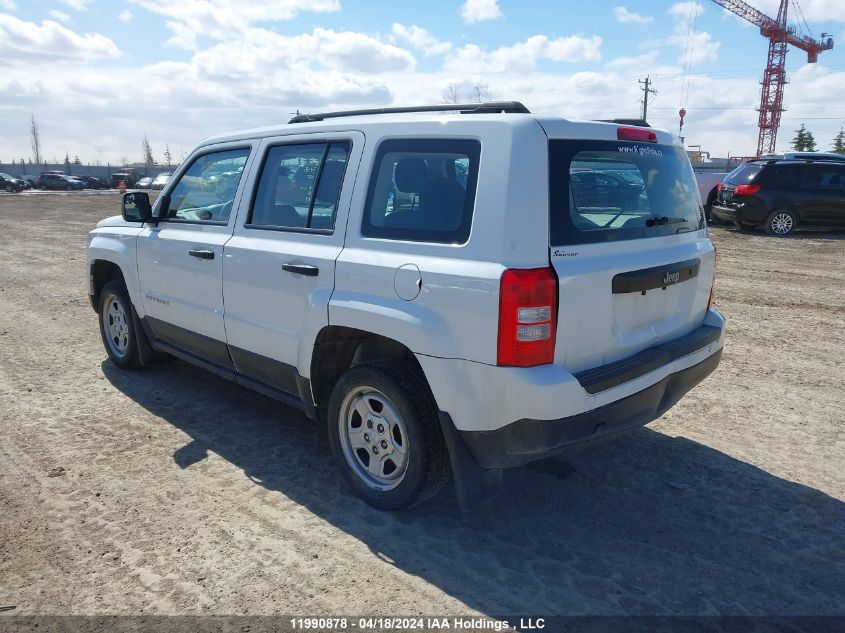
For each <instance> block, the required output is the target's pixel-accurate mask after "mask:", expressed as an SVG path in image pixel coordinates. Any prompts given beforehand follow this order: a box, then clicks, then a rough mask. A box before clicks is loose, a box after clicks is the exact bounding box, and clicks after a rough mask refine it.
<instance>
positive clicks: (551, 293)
mask: <svg viewBox="0 0 845 633" xmlns="http://www.w3.org/2000/svg"><path fill="white" fill-rule="evenodd" d="M556 321H557V277H555V273H554V271H553V270H552V269H551V268H530V269H510V270H506V271H505V272H504V273H503V274H502V280H501V283H500V286H499V347H498V354H497V364H499V365H507V366H511V367H533V366H535V365H545V364H547V363H551V362H553V361H554V354H555V332H556V325H557V323H556Z"/></svg>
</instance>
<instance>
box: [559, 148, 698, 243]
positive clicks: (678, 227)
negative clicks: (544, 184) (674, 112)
mask: <svg viewBox="0 0 845 633" xmlns="http://www.w3.org/2000/svg"><path fill="white" fill-rule="evenodd" d="M549 158H550V194H551V199H550V202H551V208H550V214H551V216H550V223H551V231H552V235H551V239H552V243H553V245H555V246H558V245H565V244H579V243H587V242H606V241H614V240H624V239H638V238H647V237H658V236H661V235H670V234H675V233H680V232H684V231H693V230H698V229H701V228H704V215H703V209H702V207H701V198H700V196H699V193H698V186H697V184H696V181H695V175H694V174H693V171H692V167H691V166H690V164H689V160H688V159H687V157H686V154H684V153H683V150H682V149H681V148H678V147H673V146H668V145H652V144H646V143H631V142H624V141H620V142H608V141H557V140H553V141H551V142H550V144H549Z"/></svg>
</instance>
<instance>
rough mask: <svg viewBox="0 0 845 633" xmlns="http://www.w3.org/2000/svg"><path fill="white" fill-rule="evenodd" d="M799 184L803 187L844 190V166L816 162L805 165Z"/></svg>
mask: <svg viewBox="0 0 845 633" xmlns="http://www.w3.org/2000/svg"><path fill="white" fill-rule="evenodd" d="M801 185H802V186H803V187H804V188H805V189H813V190H815V191H827V192H831V193H841V192H842V191H843V190H845V167H842V166H841V165H821V164H818V163H815V164H812V165H807V169H806V171H805V172H804V181H803V182H802V183H801Z"/></svg>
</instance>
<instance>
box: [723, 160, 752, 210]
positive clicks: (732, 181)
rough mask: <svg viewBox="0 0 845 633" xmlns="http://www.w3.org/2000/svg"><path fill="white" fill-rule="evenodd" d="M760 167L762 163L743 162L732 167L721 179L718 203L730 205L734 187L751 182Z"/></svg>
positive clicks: (732, 199)
mask: <svg viewBox="0 0 845 633" xmlns="http://www.w3.org/2000/svg"><path fill="white" fill-rule="evenodd" d="M762 169H763V164H762V163H743V164H742V165H740V166H739V167H737V168H736V169H734V170H733V171H732V172H731V173H729V174H728V175H727V176H725V179H724V180H723V181H722V189H721V191H720V192H719V194H718V196H717V199H718V203H719V204H721V205H723V206H728V207H729V206H732V205H733V204H734V195H736V188H737V187H738V186H740V185H750V184H752V182H753V181H754V179H755V178H756V177H757V175H758V174H759V173H760V171H761V170H762Z"/></svg>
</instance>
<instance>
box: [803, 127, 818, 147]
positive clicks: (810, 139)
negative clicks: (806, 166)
mask: <svg viewBox="0 0 845 633" xmlns="http://www.w3.org/2000/svg"><path fill="white" fill-rule="evenodd" d="M804 147H805V148H806V151H808V152H815V151H816V139H814V138H813V133H812V132H809V131H808V132H807V138H806V140H805V141H804Z"/></svg>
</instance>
